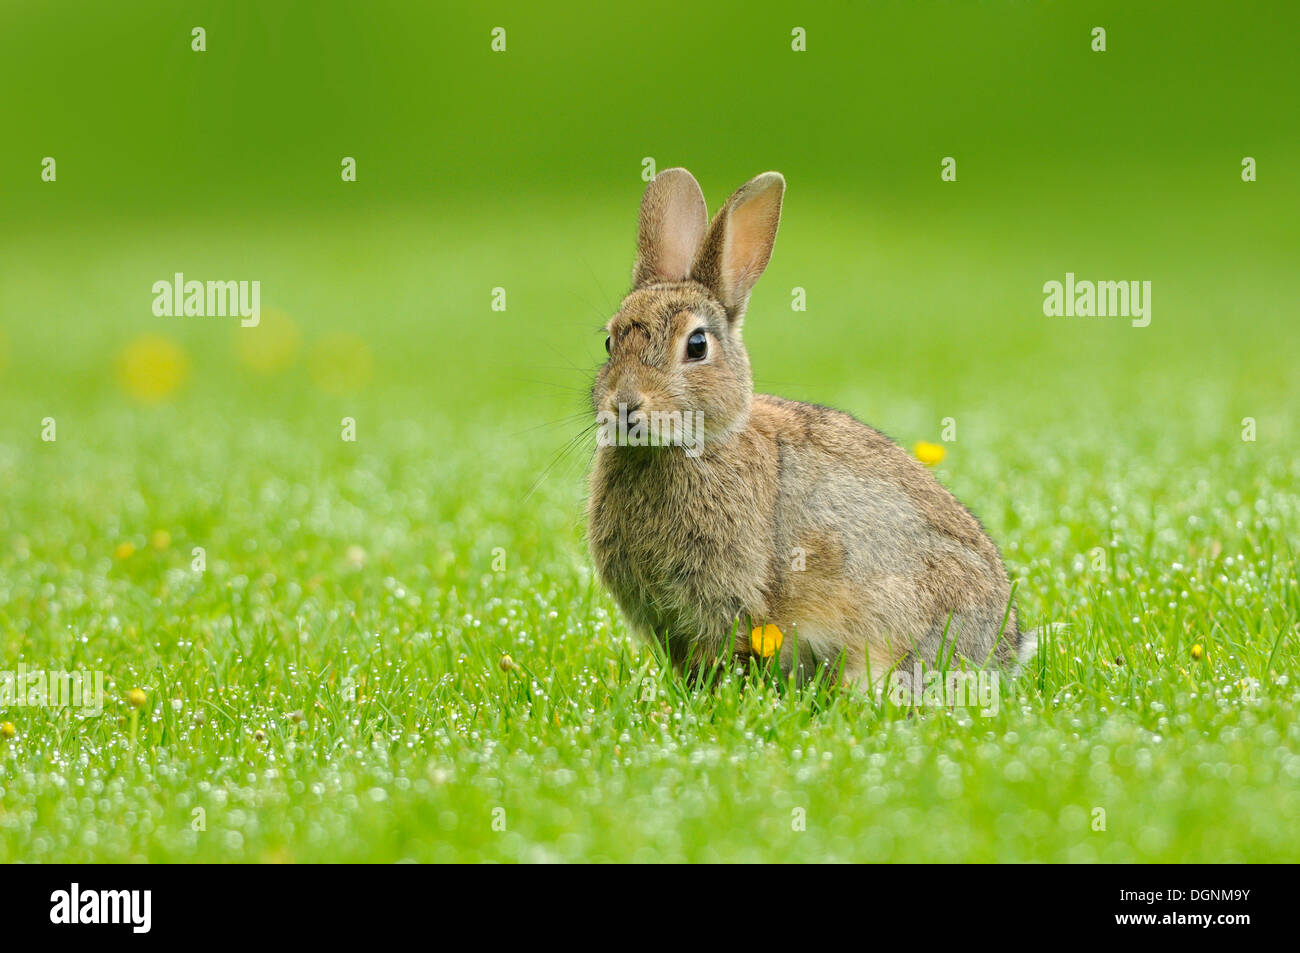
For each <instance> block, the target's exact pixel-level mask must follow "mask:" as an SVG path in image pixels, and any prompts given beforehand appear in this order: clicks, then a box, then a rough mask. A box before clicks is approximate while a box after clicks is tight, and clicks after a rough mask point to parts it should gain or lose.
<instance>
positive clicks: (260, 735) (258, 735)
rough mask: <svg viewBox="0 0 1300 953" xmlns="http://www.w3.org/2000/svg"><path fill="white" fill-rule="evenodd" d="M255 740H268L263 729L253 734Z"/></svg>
mask: <svg viewBox="0 0 1300 953" xmlns="http://www.w3.org/2000/svg"><path fill="white" fill-rule="evenodd" d="M253 740H254V741H265V740H266V732H265V731H263V730H262V729H261V728H258V729H257V730H256V731H255V732H253Z"/></svg>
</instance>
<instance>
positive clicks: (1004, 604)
mask: <svg viewBox="0 0 1300 953" xmlns="http://www.w3.org/2000/svg"><path fill="white" fill-rule="evenodd" d="M784 192H785V179H784V178H783V177H782V176H781V175H780V174H779V173H776V172H765V173H763V174H762V175H760V176H757V177H756V178H754V179H751V180H750V181H749V182H747V183H745V185H743V186H742V187H741V188H740V189H739V190H738V191H737V192H736V193H735V194H734V195H733V196H731V198H730V199H728V200H727V203H726V204H725V205H724V206H723V207H722V210H721V211H719V212H718V214H717V216H716V217H715V218H714V219H713V222H712V224H711V225H710V223H709V221H708V210H707V208H706V207H705V204H704V195H703V193H702V192H701V191H700V186H699V184H698V183H697V182H696V181H695V178H694V177H693V176H692V175H691V174H690V173H689V172H687V171H686V170H685V169H669V170H667V171H665V172H662V173H660V174H659V175H658V176H656V177H655V179H654V180H653V181H652V182H651V183H650V185H649V186H648V187H647V188H646V192H645V196H644V198H643V199H642V201H641V218H640V233H639V235H638V238H637V259H636V264H635V266H634V268H633V272H632V283H633V288H632V291H631V293H629V294H628V296H627V297H626V298H625V299H624V300H623V303H622V306H621V307H620V308H619V310H618V313H617V314H615V315H614V317H613V318H612V319H610V321H609V324H608V331H609V339H608V341H607V345H606V346H607V349H608V351H609V360H608V361H607V362H606V363H605V365H604V366H603V367H601V369H600V372H599V374H598V375H597V377H596V382H595V385H594V387H593V388H592V402H593V404H594V406H595V409H596V411H597V413H598V415H600V417H601V419H604V420H606V421H609V420H610V419H612V415H615V414H618V413H619V412H620V410H622V411H623V414H624V417H625V423H626V425H627V427H628V428H631V430H630V431H629V432H628V434H625V436H630V435H632V434H634V433H635V432H636V430H637V428H638V427H639V428H640V429H641V432H642V433H643V434H644V433H645V432H647V431H651V432H652V431H654V429H655V428H654V427H653V426H652V425H653V424H654V423H655V422H656V421H658V422H660V423H663V422H665V421H668V420H672V421H674V426H676V423H675V422H676V421H678V420H679V419H682V417H684V418H685V419H686V420H688V421H693V422H695V423H697V424H698V423H699V422H700V421H701V420H702V426H697V427H696V428H695V430H694V437H695V440H694V442H693V443H692V442H690V441H684V440H676V441H673V440H667V439H662V438H661V439H659V440H658V441H651V442H657V443H658V444H659V445H650V446H637V445H628V444H634V443H637V442H638V441H636V440H633V439H624V440H622V441H621V443H622V444H623V445H618V444H619V443H620V441H618V440H602V441H601V443H602V445H601V446H599V447H598V449H597V451H596V457H595V464H594V468H593V471H592V474H591V498H590V502H589V505H588V511H587V515H588V537H589V543H590V546H591V552H592V555H593V557H594V558H595V562H596V566H597V569H598V570H599V572H600V575H601V577H602V578H603V580H604V582H605V584H606V585H608V587H609V589H610V591H611V592H612V593H613V595H614V598H615V600H617V602H618V604H619V606H620V608H621V609H622V610H623V612H624V613H625V614H626V615H627V618H628V620H629V622H630V623H631V625H632V627H633V629H634V630H636V631H637V632H639V633H640V634H641V635H643V636H645V637H646V638H649V639H653V640H656V641H658V642H659V643H660V644H662V645H665V646H666V647H667V649H668V652H669V655H670V657H671V658H672V660H673V663H674V665H676V666H677V667H678V668H679V669H681V668H683V667H686V668H691V669H694V668H696V667H697V666H698V665H699V664H700V663H707V662H709V661H711V660H714V659H718V658H720V657H722V656H725V655H726V653H727V652H728V651H729V650H730V651H731V652H733V653H735V654H736V655H747V654H748V653H749V650H750V638H749V635H750V633H749V626H750V625H757V624H761V623H766V624H774V625H776V626H778V627H779V628H780V629H781V631H782V632H783V633H784V635H785V639H784V644H783V645H782V649H781V656H780V658H781V665H782V669H783V670H784V671H786V672H787V673H788V672H789V671H790V670H791V669H792V667H793V666H794V665H795V658H794V655H795V652H796V651H797V653H798V664H799V669H800V671H801V673H802V674H805V675H806V674H809V673H810V672H811V671H812V670H814V669H815V668H816V667H817V666H819V665H822V664H826V665H828V666H830V667H831V671H832V673H835V672H838V673H839V674H840V677H841V678H842V680H843V681H844V682H846V683H855V684H858V685H860V686H862V687H866V686H867V685H868V684H870V683H875V684H876V685H877V686H878V685H879V684H880V682H881V679H882V678H883V676H885V674H886V673H888V672H889V671H890V670H891V669H893V668H895V667H897V668H898V669H900V670H902V671H910V669H911V667H912V665H913V664H914V663H915V661H917V660H918V659H919V660H923V661H925V662H926V663H928V664H933V663H934V662H935V657H936V655H938V654H940V653H941V652H942V654H944V655H948V654H950V653H953V652H954V651H955V653H956V654H957V655H959V656H962V657H964V658H966V659H968V660H970V661H972V662H974V663H976V664H983V663H984V662H985V661H986V660H987V659H988V658H989V657H990V656H992V660H993V661H994V662H996V663H998V664H1000V665H1006V664H1008V663H1012V662H1014V661H1015V660H1016V658H1017V654H1018V653H1019V654H1021V655H1024V656H1027V655H1028V654H1029V652H1031V651H1032V647H1033V646H1032V642H1033V639H1032V636H1030V635H1029V633H1025V634H1022V633H1020V632H1019V630H1018V628H1017V625H1016V613H1015V608H1014V606H1013V605H1012V604H1011V586H1010V584H1009V583H1008V581H1007V573H1006V570H1005V569H1004V568H1003V565H1002V560H1001V558H1000V556H999V555H998V550H997V547H996V546H994V544H993V542H992V540H990V539H989V537H988V536H987V535H986V534H985V532H984V530H983V528H982V527H981V526H980V524H979V522H978V521H977V520H976V519H975V517H974V516H972V515H971V514H970V513H969V512H968V511H967V510H966V509H965V508H964V507H963V506H962V505H961V504H960V503H958V502H957V500H956V499H955V498H954V497H953V496H952V494H951V493H949V492H948V491H947V490H946V489H944V488H943V487H942V486H941V485H940V484H939V482H938V481H937V480H935V478H934V477H933V476H932V475H931V474H930V472H929V471H928V470H927V469H926V468H925V467H924V466H922V465H921V464H920V463H919V462H918V461H916V460H915V459H913V458H912V457H911V456H910V455H908V454H907V453H905V452H904V451H903V450H902V449H900V448H899V447H898V446H897V445H896V444H894V443H892V442H891V441H890V440H889V439H888V438H887V437H885V436H884V435H883V434H880V433H878V432H877V431H875V430H872V429H871V428H870V427H868V426H866V425H864V424H862V423H861V422H859V421H858V420H856V419H854V418H853V417H851V416H850V415H848V414H846V413H842V412H841V411H838V410H831V409H829V408H826V407H819V406H817V405H814V404H804V403H799V402H797V401H792V400H784V399H782V398H780V397H770V396H767V395H765V394H755V393H754V392H753V378H752V376H751V374H750V369H749V357H748V355H747V354H746V352H745V346H744V344H743V343H742V342H741V327H742V325H743V323H744V318H745V305H746V303H747V301H748V300H749V292H750V289H751V288H752V287H753V285H754V282H755V281H757V280H758V276H759V275H761V274H762V273H763V269H764V268H766V267H767V263H768V259H769V258H770V257H771V255H772V245H773V242H774V241H775V240H776V231H777V225H778V223H779V222H780V217H781V199H782V196H783V194H784ZM678 415H682V417H679V416H678ZM625 429H626V428H625ZM683 429H684V428H683ZM677 436H681V433H680V430H679V431H678V432H677ZM640 442H642V443H644V442H645V441H640ZM674 442H675V443H677V444H678V445H667V446H665V445H663V444H665V443H674ZM796 644H797V646H798V647H797V649H796V648H795V645H796ZM868 679H870V681H868Z"/></svg>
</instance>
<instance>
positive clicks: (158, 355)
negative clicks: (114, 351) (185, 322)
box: [117, 334, 190, 404]
mask: <svg viewBox="0 0 1300 953" xmlns="http://www.w3.org/2000/svg"><path fill="white" fill-rule="evenodd" d="M189 367H190V361H189V357H187V356H186V354H185V351H184V349H183V348H182V347H181V346H180V345H179V344H177V343H176V342H175V341H173V340H171V339H170V338H165V337H163V336H162V335H161V334H142V335H141V336H140V337H138V338H136V339H135V340H134V341H132V342H131V343H130V344H128V345H127V346H126V347H124V348H123V349H122V351H121V353H119V354H118V360H117V379H118V382H119V383H120V384H121V385H122V389H123V390H125V391H126V392H127V393H128V394H130V395H131V396H132V397H134V398H135V399H136V400H139V401H143V402H144V403H146V404H153V403H157V402H158V401H160V400H163V399H164V398H166V397H170V396H171V395H172V394H174V393H175V392H176V390H177V389H178V388H179V387H180V386H181V384H183V383H184V382H185V378H186V376H187V375H188V373H189Z"/></svg>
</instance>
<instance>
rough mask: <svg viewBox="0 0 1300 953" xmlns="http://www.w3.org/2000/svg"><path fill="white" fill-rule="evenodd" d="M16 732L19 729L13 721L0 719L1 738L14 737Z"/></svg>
mask: <svg viewBox="0 0 1300 953" xmlns="http://www.w3.org/2000/svg"><path fill="white" fill-rule="evenodd" d="M16 734H18V729H17V728H15V727H14V723H13V722H12V721H0V738H12V737H13V736H14V735H16Z"/></svg>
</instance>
